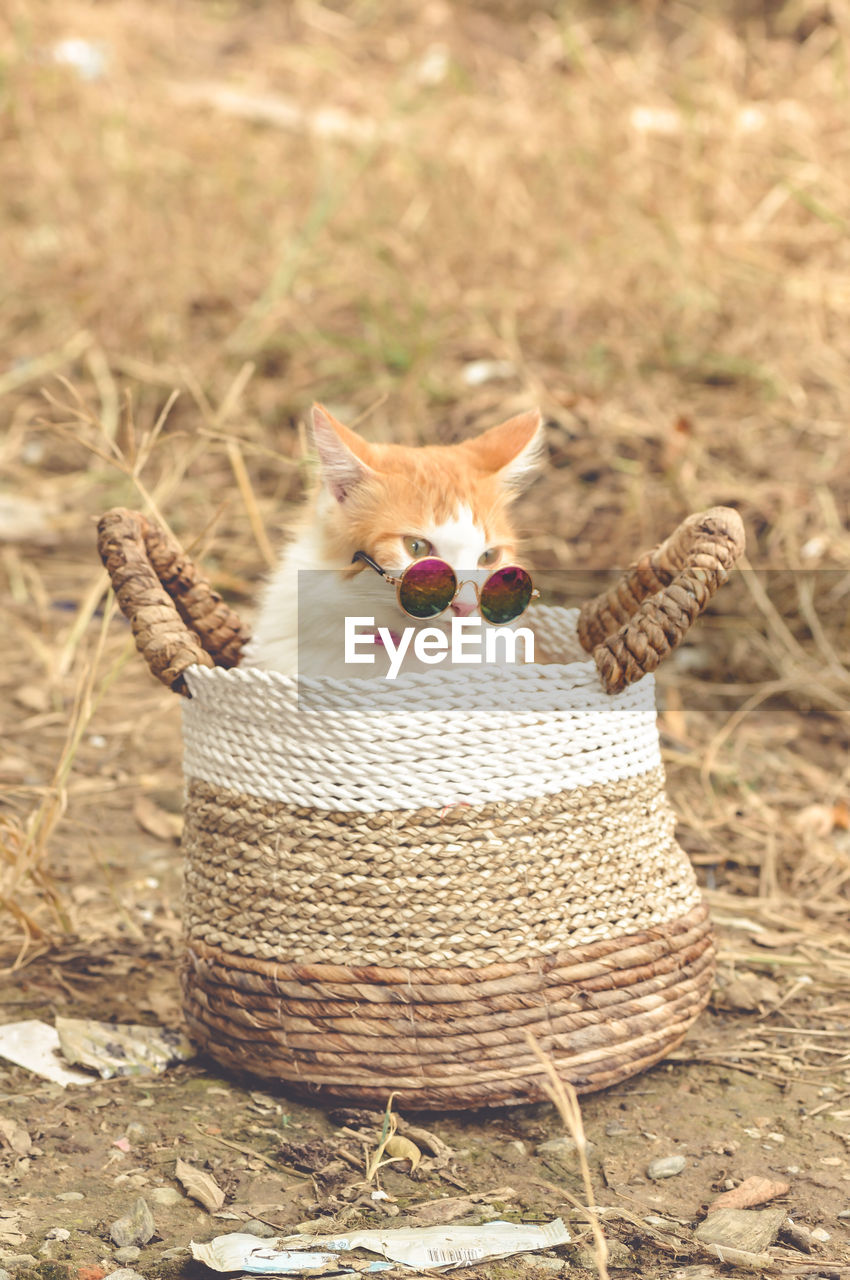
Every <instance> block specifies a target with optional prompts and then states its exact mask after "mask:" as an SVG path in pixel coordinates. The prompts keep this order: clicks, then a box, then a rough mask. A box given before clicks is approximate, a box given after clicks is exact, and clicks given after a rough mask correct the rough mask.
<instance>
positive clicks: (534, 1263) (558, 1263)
mask: <svg viewBox="0 0 850 1280" xmlns="http://www.w3.org/2000/svg"><path fill="white" fill-rule="evenodd" d="M523 1261H524V1263H525V1265H526V1266H529V1267H532V1268H533V1269H534V1270H535V1271H551V1272H553V1273H554V1274H556V1275H560V1274H561V1273H562V1272H564V1271H567V1270H569V1265H570V1264H569V1263H568V1262H565V1261H564V1259H563V1258H524V1259H523Z"/></svg>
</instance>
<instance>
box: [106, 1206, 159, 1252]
mask: <svg viewBox="0 0 850 1280" xmlns="http://www.w3.org/2000/svg"><path fill="white" fill-rule="evenodd" d="M155 1231H156V1224H155V1223H154V1220H153V1214H152V1213H151V1211H150V1208H149V1206H148V1203H147V1201H146V1200H145V1199H144V1197H143V1196H139V1198H138V1200H135V1201H134V1202H133V1207H132V1209H131V1210H130V1212H129V1213H126V1214H125V1215H124V1217H123V1218H118V1219H117V1220H116V1221H115V1222H113V1223H112V1225H111V1227H110V1228H109V1235H110V1238H111V1240H112V1243H113V1244H117V1245H118V1247H119V1249H123V1248H124V1246H125V1245H128V1244H147V1243H148V1241H149V1240H150V1239H152V1237H153V1234H154V1232H155Z"/></svg>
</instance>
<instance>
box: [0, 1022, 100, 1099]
mask: <svg viewBox="0 0 850 1280" xmlns="http://www.w3.org/2000/svg"><path fill="white" fill-rule="evenodd" d="M58 1052H59V1034H58V1032H57V1030H56V1028H55V1027H51V1026H50V1025H49V1024H48V1023H46V1022H39V1021H38V1019H37V1018H30V1019H28V1020H27V1021H26V1022H8V1023H6V1025H5V1026H2V1027H0V1058H5V1059H6V1061H7V1062H14V1063H15V1065H16V1066H18V1067H25V1068H26V1070H27V1071H32V1072H33V1074H34V1075H37V1076H42V1077H43V1078H44V1079H45V1080H52V1081H53V1082H54V1083H55V1084H61V1085H62V1087H63V1089H64V1087H65V1086H66V1085H69V1084H91V1083H92V1081H93V1080H94V1078H95V1077H94V1076H91V1075H89V1074H88V1072H86V1071H76V1070H74V1068H72V1067H66V1066H64V1065H63V1062H62V1059H61V1058H59V1057H57V1054H58Z"/></svg>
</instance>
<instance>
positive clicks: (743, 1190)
mask: <svg viewBox="0 0 850 1280" xmlns="http://www.w3.org/2000/svg"><path fill="white" fill-rule="evenodd" d="M790 1190H791V1187H790V1184H789V1183H787V1182H773V1181H772V1180H771V1179H770V1178H758V1177H753V1178H745V1179H744V1181H743V1182H742V1183H741V1185H740V1186H739V1187H735V1188H734V1189H733V1190H732V1191H724V1192H723V1193H722V1194H721V1195H719V1196H717V1197H716V1198H715V1199H714V1200H712V1202H711V1204H710V1205H709V1206H708V1212H709V1213H714V1211H715V1210H716V1209H752V1208H753V1206H754V1205H757V1204H767V1202H768V1200H775V1199H776V1197H777V1196H784V1195H785V1194H786V1193H787V1192H788V1191H790Z"/></svg>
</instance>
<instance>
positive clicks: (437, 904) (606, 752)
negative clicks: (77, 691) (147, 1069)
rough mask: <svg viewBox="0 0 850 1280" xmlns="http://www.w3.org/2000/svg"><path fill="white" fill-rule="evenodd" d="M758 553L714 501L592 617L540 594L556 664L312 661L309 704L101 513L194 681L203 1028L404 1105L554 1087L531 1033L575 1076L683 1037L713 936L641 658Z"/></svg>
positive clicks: (161, 647)
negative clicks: (358, 665) (245, 651)
mask: <svg viewBox="0 0 850 1280" xmlns="http://www.w3.org/2000/svg"><path fill="white" fill-rule="evenodd" d="M742 548H743V529H742V526H741V522H740V519H739V518H738V516H737V514H736V513H735V512H734V511H731V510H728V509H726V508H722V507H718V508H714V509H713V510H711V511H708V512H706V513H704V514H702V515H698V516H692V517H691V518H690V519H688V520H686V521H685V522H684V523H683V524H682V525H681V526H680V527H679V529H678V530H677V531H676V532H675V534H674V535H673V536H672V537H671V538H669V539H668V540H667V541H666V542H665V543H663V544H662V545H661V546H660V547H659V548H657V549H656V550H655V551H653V552H651V553H648V554H647V555H645V556H644V557H643V558H642V559H641V560H639V561H638V562H636V563H635V564H634V565H633V566H632V567H631V568H630V569H629V570H628V571H627V573H626V574H625V576H624V577H623V579H622V580H621V582H620V583H619V584H618V585H617V586H616V587H615V588H614V589H613V590H611V591H610V592H608V593H607V594H605V595H604V596H600V597H598V598H597V599H595V600H592V601H590V602H589V603H588V604H586V605H585V606H584V608H583V609H582V610H581V611H578V610H567V609H560V608H543V607H541V608H538V609H537V610H536V611H535V613H534V615H533V626H534V629H535V633H536V637H537V649H538V653H539V651H540V649H541V648H543V649H544V650H545V651H546V656H547V661H545V662H538V663H535V664H533V665H529V666H515V667H508V668H498V669H495V670H494V669H493V668H486V667H482V668H470V669H469V671H466V672H460V673H459V672H457V671H448V672H439V671H436V672H434V673H431V672H428V673H425V674H421V675H411V676H408V677H402V678H400V679H399V680H398V681H396V682H395V683H391V682H389V681H385V680H380V679H377V680H374V679H373V680H342V681H340V680H331V679H326V680H319V679H313V680H302V682H301V697H300V698H299V697H298V696H297V693H296V681H295V680H294V679H292V678H290V677H287V676H282V675H279V674H276V673H268V672H263V671H258V670H256V669H251V668H238V667H237V663H238V661H239V656H240V652H241V650H242V647H243V645H244V644H245V642H246V640H247V639H248V636H247V632H246V631H245V630H244V629H243V627H242V625H241V623H240V622H239V619H238V618H237V617H236V615H235V614H233V613H232V612H231V611H230V609H228V608H227V606H226V605H225V604H223V602H222V601H221V599H220V597H219V596H217V595H216V594H215V593H214V592H213V591H212V590H211V589H210V587H209V584H208V583H207V582H206V580H205V579H204V578H203V577H202V576H201V575H200V574H199V573H198V571H197V570H196V569H195V567H194V566H193V565H192V564H191V563H190V562H189V561H188V560H187V559H186V557H185V556H184V555H183V554H182V552H181V551H180V550H179V548H178V547H177V546H176V544H174V543H173V542H172V541H171V539H170V538H168V537H167V536H166V535H165V534H164V533H163V532H162V531H161V530H160V529H158V528H157V527H156V526H154V525H153V524H152V523H150V522H149V521H148V520H147V519H146V518H145V517H144V516H141V515H139V514H137V513H134V512H130V511H125V510H121V509H116V510H113V511H110V512H109V513H108V514H107V515H105V516H104V517H103V519H102V520H101V522H100V527H99V549H100V553H101V556H102V558H103V561H104V563H105V565H106V567H107V569H108V571H109V574H110V577H111V579H112V582H113V585H114V587H115V590H116V593H117V597H118V601H119V603H120V605H121V607H122V609H123V610H124V612H125V613H126V614H127V616H128V617H129V618H130V620H131V622H132V625H133V630H134V633H135V636H136V642H137V645H138V647H139V649H140V650H141V651H142V653H143V654H144V656H145V658H146V659H147V661H148V663H149V665H150V667H151V669H152V671H153V672H154V674H155V675H156V676H157V677H158V678H159V679H161V680H162V681H163V682H164V683H166V684H168V685H170V686H171V687H172V688H173V689H175V690H177V691H178V692H180V693H183V694H186V695H187V696H186V698H185V700H184V702H183V728H184V741H185V762H184V768H185V775H186V822H185V834H184V838H183V843H184V849H185V855H186V880H185V931H186V959H185V964H184V968H183V991H184V1002H185V1012H186V1018H187V1022H188V1026H189V1029H190V1031H191V1034H192V1035H193V1037H194V1039H195V1040H196V1041H197V1043H198V1044H199V1045H200V1046H201V1047H202V1048H203V1049H205V1050H206V1051H207V1052H208V1053H209V1054H210V1055H211V1056H212V1057H213V1058H215V1059H216V1060H217V1061H218V1062H219V1063H221V1064H222V1065H224V1066H227V1067H231V1068H235V1069H238V1070H240V1071H247V1072H250V1073H253V1074H255V1075H257V1076H261V1077H264V1078H266V1079H272V1080H277V1081H281V1082H285V1083H286V1084H287V1086H288V1087H290V1088H291V1089H294V1090H296V1091H298V1092H300V1093H306V1094H313V1095H315V1094H320V1095H323V1096H326V1097H336V1098H345V1099H350V1100H359V1101H371V1102H381V1103H383V1102H385V1101H386V1097H387V1094H388V1093H389V1091H391V1090H396V1091H398V1092H399V1094H400V1096H401V1099H402V1102H403V1105H406V1106H407V1107H409V1108H411V1109H414V1108H435V1107H440V1108H451V1107H470V1106H481V1105H489V1104H502V1103H512V1102H523V1101H530V1100H533V1099H536V1098H539V1097H541V1096H543V1089H542V1083H541V1072H540V1066H539V1063H538V1062H537V1060H536V1058H535V1057H534V1055H533V1053H532V1050H531V1048H530V1047H529V1043H528V1039H527V1035H526V1033H527V1032H528V1031H530V1032H532V1034H533V1035H534V1037H535V1038H536V1039H537V1041H538V1042H539V1043H540V1045H541V1046H542V1047H543V1048H544V1049H545V1050H546V1051H547V1052H548V1054H549V1055H550V1056H551V1058H552V1059H553V1060H554V1061H555V1063H556V1065H557V1067H558V1070H559V1071H560V1073H561V1074H562V1075H563V1076H564V1077H566V1078H568V1079H570V1080H571V1081H572V1083H573V1084H574V1085H575V1087H576V1088H577V1089H578V1090H579V1091H590V1090H594V1089H600V1088H603V1087H605V1086H606V1085H611V1084H614V1083H616V1082H617V1081H620V1080H622V1079H624V1078H626V1077H627V1076H630V1075H632V1074H634V1073H635V1072H637V1071H640V1070H642V1069H644V1068H646V1067H648V1066H650V1065H651V1064H652V1063H654V1062H657V1061H658V1059H660V1058H661V1057H663V1056H664V1054H666V1053H668V1052H669V1051H670V1050H671V1049H672V1048H674V1047H675V1046H676V1045H677V1044H678V1043H679V1042H680V1041H681V1039H682V1037H683V1036H684V1034H685V1032H686V1030H687V1028H688V1026H689V1025H690V1024H691V1022H692V1021H693V1019H694V1018H695V1017H696V1015H697V1014H698V1013H699V1011H700V1010H701V1009H702V1007H703V1006H704V1005H705V1003H706V1001H707V999H708V994H709V990H710V987H711V982H712V976H713V965H714V947H713V939H712V934H711V927H710V924H709V921H708V918H707V912H706V908H705V906H704V904H703V903H702V901H701V898H700V893H699V889H698V887H697V884H696V881H695V878H694V874H693V871H692V868H691V866H690V863H689V862H688V859H687V857H686V856H685V854H684V853H683V851H682V850H681V849H680V848H679V846H678V845H677V843H676V840H675V837H674V817H673V813H672V811H671V809H670V807H669V805H668V802H667V799H666V796H665V791H664V774H663V768H662V764H661V756H660V751H659V742H658V732H657V728H656V722H655V705H654V681H653V679H652V678H651V677H650V678H648V679H645V680H641V677H642V676H644V675H645V674H646V673H648V672H650V671H652V670H653V669H654V668H655V667H656V666H657V665H658V663H659V661H660V660H661V659H662V658H663V657H664V655H665V654H666V653H668V652H669V651H670V650H671V649H672V648H673V647H674V646H675V645H676V644H677V643H678V641H679V640H680V639H681V637H682V636H683V635H684V633H685V631H686V630H687V629H688V627H689V626H690V624H691V623H692V622H693V621H694V619H695V618H696V616H697V615H698V614H699V612H700V611H701V610H702V609H703V608H704V607H705V605H706V604H707V602H708V600H709V599H710V597H711V596H712V594H713V592H714V591H715V590H716V589H717V587H718V586H719V585H720V583H722V582H723V581H725V579H726V577H727V575H728V572H729V569H730V568H731V566H732V565H733V563H734V561H735V559H736V558H737V556H738V555H739V554H740V552H741V550H742ZM588 655H590V656H588ZM639 681H640V683H638V682H639ZM305 686H308V687H309V695H310V696H309V698H305V697H304V696H303V695H304V691H305Z"/></svg>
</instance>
